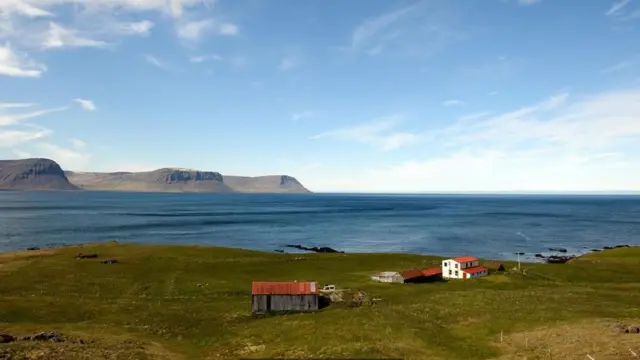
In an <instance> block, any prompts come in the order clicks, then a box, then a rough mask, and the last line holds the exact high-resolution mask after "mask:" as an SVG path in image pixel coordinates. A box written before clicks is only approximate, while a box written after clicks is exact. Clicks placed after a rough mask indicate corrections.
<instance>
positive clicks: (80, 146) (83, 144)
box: [69, 139, 87, 149]
mask: <svg viewBox="0 0 640 360" xmlns="http://www.w3.org/2000/svg"><path fill="white" fill-rule="evenodd" d="M69 142H70V143H71V146H73V147H74V148H75V149H84V148H85V147H86V146H87V143H86V142H84V141H82V140H79V139H69Z"/></svg>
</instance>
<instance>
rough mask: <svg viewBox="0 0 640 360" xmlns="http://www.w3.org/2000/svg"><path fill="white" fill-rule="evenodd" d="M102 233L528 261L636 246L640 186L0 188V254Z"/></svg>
mask: <svg viewBox="0 0 640 360" xmlns="http://www.w3.org/2000/svg"><path fill="white" fill-rule="evenodd" d="M110 240H117V241H119V242H138V243H153V244H199V245H220V246H230V247H239V248H246V249H256V250H266V251H273V250H275V249H281V246H282V245H285V244H301V245H305V246H329V247H332V248H335V249H338V250H343V251H346V252H405V253H417V254H435V255H444V256H454V255H463V254H469V255H475V256H479V257H483V258H493V259H514V258H515V257H516V255H515V253H516V252H524V253H526V255H525V256H523V257H521V259H522V260H525V261H527V260H533V259H534V257H533V255H534V254H536V253H542V254H548V253H549V248H550V247H564V248H566V249H568V251H569V253H573V254H581V253H584V252H587V251H589V250H590V249H592V248H602V247H604V246H614V245H619V244H629V245H640V196H622V195H619V196H605V195H597V196H596V195H592V196H589V195H572V196H569V195H562V196H561V195H553V196H551V195H547V196H545V195H501V196H497V195H344V194H305V195H254V194H158V193H123V192H84V191H78V192H0V252H8V251H15V250H22V249H26V248H28V247H41V248H44V247H53V246H61V245H71V244H79V243H88V242H100V241H110ZM287 251H288V250H287Z"/></svg>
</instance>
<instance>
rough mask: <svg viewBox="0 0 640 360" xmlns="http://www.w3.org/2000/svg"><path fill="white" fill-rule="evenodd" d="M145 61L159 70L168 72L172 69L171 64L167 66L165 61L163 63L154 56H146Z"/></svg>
mask: <svg viewBox="0 0 640 360" xmlns="http://www.w3.org/2000/svg"><path fill="white" fill-rule="evenodd" d="M145 60H146V61H147V62H148V63H149V64H151V65H153V66H155V67H157V68H159V69H163V70H168V69H169V68H170V66H169V64H167V63H165V62H164V61H162V60H160V59H158V58H156V57H155V56H153V55H146V56H145Z"/></svg>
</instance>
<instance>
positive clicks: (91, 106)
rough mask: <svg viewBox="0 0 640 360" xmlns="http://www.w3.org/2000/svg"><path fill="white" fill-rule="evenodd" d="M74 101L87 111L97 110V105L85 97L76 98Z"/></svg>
mask: <svg viewBox="0 0 640 360" xmlns="http://www.w3.org/2000/svg"><path fill="white" fill-rule="evenodd" d="M73 101H75V102H77V103H78V104H79V105H80V106H81V107H82V108H83V109H85V110H87V111H95V110H96V105H95V104H94V103H93V101H91V100H85V99H74V100H73Z"/></svg>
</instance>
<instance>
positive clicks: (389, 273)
mask: <svg viewBox="0 0 640 360" xmlns="http://www.w3.org/2000/svg"><path fill="white" fill-rule="evenodd" d="M394 275H399V273H398V272H397V271H383V272H380V273H377V274H375V275H374V276H380V277H390V276H394Z"/></svg>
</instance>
